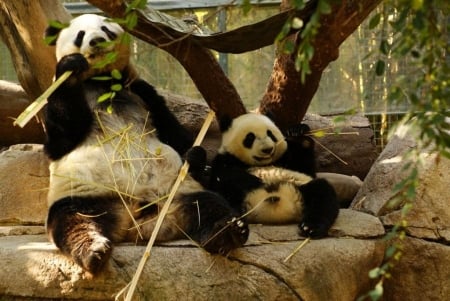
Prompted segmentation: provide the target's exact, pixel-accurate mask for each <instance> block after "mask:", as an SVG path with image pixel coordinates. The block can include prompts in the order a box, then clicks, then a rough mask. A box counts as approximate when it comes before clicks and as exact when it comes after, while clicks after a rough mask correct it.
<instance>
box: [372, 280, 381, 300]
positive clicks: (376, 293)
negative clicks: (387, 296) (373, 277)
mask: <svg viewBox="0 0 450 301" xmlns="http://www.w3.org/2000/svg"><path fill="white" fill-rule="evenodd" d="M382 296H383V283H382V282H381V281H379V282H378V283H377V285H376V286H375V288H374V289H373V290H371V291H370V292H369V297H370V299H372V301H376V300H379V299H380V298H381V297H382Z"/></svg>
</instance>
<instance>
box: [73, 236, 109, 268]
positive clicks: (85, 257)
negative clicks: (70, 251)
mask: <svg viewBox="0 0 450 301" xmlns="http://www.w3.org/2000/svg"><path fill="white" fill-rule="evenodd" d="M111 252H112V244H111V241H110V240H109V239H107V238H106V237H103V236H100V235H98V236H97V237H95V239H94V240H93V241H92V243H91V244H90V245H88V246H84V248H83V250H82V251H81V252H80V253H79V254H78V255H74V259H75V261H76V262H78V263H79V264H80V265H81V266H82V268H83V269H84V270H85V271H87V272H89V273H90V274H92V275H96V274H98V273H99V272H101V271H102V270H103V268H104V266H105V264H106V263H107V262H108V260H109V258H110V257H111ZM77 257H78V258H77Z"/></svg>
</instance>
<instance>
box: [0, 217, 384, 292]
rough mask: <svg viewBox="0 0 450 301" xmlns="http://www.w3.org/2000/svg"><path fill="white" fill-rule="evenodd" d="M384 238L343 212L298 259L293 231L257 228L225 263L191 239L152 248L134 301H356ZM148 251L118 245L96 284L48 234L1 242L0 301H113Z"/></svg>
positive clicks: (374, 225)
mask: <svg viewBox="0 0 450 301" xmlns="http://www.w3.org/2000/svg"><path fill="white" fill-rule="evenodd" d="M355 221H356V224H357V225H358V226H361V231H358V227H355V226H354V223H355ZM9 228H11V227H9ZM10 230H11V229H10ZM42 230H43V229H42ZM22 231H24V230H23V229H22ZM34 231H36V232H37V233H38V230H37V229H35V230H34ZM3 232H7V231H3ZM0 233H2V231H0ZM9 233H10V234H11V233H12V232H11V231H10V232H9ZM16 233H20V231H17V232H16ZM23 233H26V232H23ZM383 233H384V229H383V227H382V225H381V223H380V221H379V220H378V219H377V218H375V217H373V216H370V215H368V214H364V213H358V212H352V211H351V210H348V209H343V210H341V214H340V216H339V218H338V221H337V223H336V225H335V226H334V227H333V231H332V235H334V236H333V237H330V238H326V239H320V240H312V241H309V242H308V243H307V244H306V245H305V246H304V247H303V248H302V249H300V250H299V251H297V252H294V250H295V249H296V248H297V247H298V246H299V244H300V243H302V242H303V240H302V238H300V237H299V236H298V233H297V227H296V226H294V225H291V226H261V225H255V226H252V227H251V235H250V238H249V241H248V242H247V244H246V245H245V246H244V247H243V248H240V249H237V250H234V251H233V252H231V253H230V254H229V255H228V256H226V257H224V256H220V255H210V254H208V253H207V252H205V251H203V250H202V249H199V248H198V247H196V246H195V245H194V244H193V243H192V242H190V241H189V240H181V241H175V242H170V243H166V244H164V245H160V246H154V247H153V249H152V250H151V253H150V254H151V257H150V259H149V260H148V262H147V264H146V266H145V268H144V270H143V273H142V274H141V277H140V280H139V283H138V286H137V287H138V289H137V290H136V292H135V297H136V298H135V299H136V300H138V299H139V300H179V299H181V300H343V301H345V300H348V301H350V300H355V299H356V298H357V297H358V296H360V295H361V294H363V293H365V292H366V291H367V290H369V289H370V287H371V284H372V283H371V281H370V279H369V278H368V277H367V274H368V272H369V271H370V269H372V268H373V267H375V266H377V265H379V264H380V263H381V261H382V259H383V253H384V242H382V241H381V240H380V239H378V238H379V237H380V236H381V235H383ZM0 235H1V234H0ZM144 249H145V248H144V247H143V246H133V245H127V244H121V245H119V246H117V247H116V248H115V249H114V251H113V255H112V260H110V265H109V266H108V268H107V270H106V271H105V272H104V273H102V274H101V275H99V276H97V277H95V278H93V279H90V278H89V277H87V275H86V274H84V273H83V272H82V271H81V269H80V268H79V267H78V266H76V265H75V264H74V263H73V262H72V260H70V259H69V258H67V257H66V256H63V255H62V254H61V253H60V252H59V251H58V250H56V248H55V247H54V246H53V245H52V244H50V243H49V242H48V241H47V238H46V237H45V236H44V235H20V236H12V235H9V236H3V237H0V258H2V260H3V263H4V266H3V268H2V269H0V296H4V297H8V298H14V297H20V298H21V300H35V299H38V298H43V299H60V298H68V299H79V300H113V299H114V297H115V296H116V295H117V294H118V293H119V291H120V290H121V289H122V288H124V287H125V286H126V285H127V283H129V282H130V281H131V278H132V276H133V274H134V273H135V271H136V269H137V265H138V263H139V261H140V260H141V257H142V255H143V253H144ZM344 275H345V276H344Z"/></svg>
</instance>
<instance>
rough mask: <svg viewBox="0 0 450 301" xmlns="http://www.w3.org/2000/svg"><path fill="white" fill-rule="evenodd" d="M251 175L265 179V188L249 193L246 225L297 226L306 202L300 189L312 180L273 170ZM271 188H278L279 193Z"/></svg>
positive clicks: (258, 170)
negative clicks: (295, 224) (293, 224)
mask: <svg viewBox="0 0 450 301" xmlns="http://www.w3.org/2000/svg"><path fill="white" fill-rule="evenodd" d="M249 172H250V173H251V174H252V175H254V176H257V177H258V178H260V179H262V180H263V182H264V183H265V186H264V187H261V188H258V189H255V190H253V191H252V192H250V193H249V194H248V195H247V196H246V198H245V200H244V204H245V209H246V212H249V214H248V216H247V221H249V222H251V223H261V224H287V223H298V222H300V221H301V219H302V213H303V199H302V195H301V193H300V191H299V190H298V186H300V185H303V184H306V183H308V182H309V181H311V180H312V178H311V177H309V176H307V175H305V174H302V173H299V172H295V171H291V170H287V169H284V168H278V167H273V166H267V167H254V168H250V169H249ZM268 187H277V189H276V190H272V189H269V190H267V188H268Z"/></svg>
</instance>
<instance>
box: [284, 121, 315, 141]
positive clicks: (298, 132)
mask: <svg viewBox="0 0 450 301" xmlns="http://www.w3.org/2000/svg"><path fill="white" fill-rule="evenodd" d="M310 130H311V129H310V128H309V126H308V125H307V124H304V123H299V124H295V125H293V126H290V127H289V128H288V129H287V130H286V132H285V135H286V137H292V138H296V137H302V136H305V135H306V134H308V133H309V131H310Z"/></svg>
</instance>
